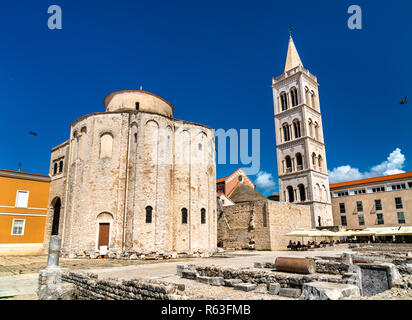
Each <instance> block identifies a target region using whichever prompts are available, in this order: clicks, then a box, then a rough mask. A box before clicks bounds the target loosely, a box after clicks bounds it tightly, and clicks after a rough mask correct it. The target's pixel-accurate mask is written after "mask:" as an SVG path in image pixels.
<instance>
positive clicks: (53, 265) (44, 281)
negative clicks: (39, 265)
mask: <svg viewBox="0 0 412 320" xmlns="http://www.w3.org/2000/svg"><path fill="white" fill-rule="evenodd" d="M61 242H62V240H61V238H60V237H59V236H51V237H50V242H49V258H48V260H47V268H46V269H43V270H40V272H39V289H38V291H37V296H38V299H39V300H75V299H76V296H77V292H76V287H75V286H74V285H73V284H71V283H65V284H63V283H62V269H60V268H59V257H60V246H61Z"/></svg>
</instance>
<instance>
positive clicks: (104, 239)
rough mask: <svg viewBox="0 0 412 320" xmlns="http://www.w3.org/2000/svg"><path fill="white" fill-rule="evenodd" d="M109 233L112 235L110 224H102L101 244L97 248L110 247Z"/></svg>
mask: <svg viewBox="0 0 412 320" xmlns="http://www.w3.org/2000/svg"><path fill="white" fill-rule="evenodd" d="M109 233H110V223H100V224H99V244H98V246H97V248H98V249H100V246H109Z"/></svg>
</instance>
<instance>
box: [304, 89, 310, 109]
mask: <svg viewBox="0 0 412 320" xmlns="http://www.w3.org/2000/svg"><path fill="white" fill-rule="evenodd" d="M305 100H306V104H307V105H308V106H309V107H310V101H311V99H310V91H309V88H308V87H305Z"/></svg>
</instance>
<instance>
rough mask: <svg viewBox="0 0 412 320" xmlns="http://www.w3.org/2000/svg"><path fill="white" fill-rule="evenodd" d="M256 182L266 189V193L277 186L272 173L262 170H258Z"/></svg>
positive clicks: (260, 187) (257, 185)
mask: <svg viewBox="0 0 412 320" xmlns="http://www.w3.org/2000/svg"><path fill="white" fill-rule="evenodd" d="M255 184H256V187H258V188H259V189H263V190H265V192H266V193H268V192H270V191H273V190H274V189H275V187H276V182H275V181H274V180H273V176H272V174H271V173H268V172H266V171H262V170H261V171H259V172H258V174H257V177H256V180H255Z"/></svg>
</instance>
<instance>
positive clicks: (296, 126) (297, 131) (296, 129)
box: [293, 120, 301, 138]
mask: <svg viewBox="0 0 412 320" xmlns="http://www.w3.org/2000/svg"><path fill="white" fill-rule="evenodd" d="M293 129H294V132H295V138H300V137H301V133H300V121H299V120H294V121H293Z"/></svg>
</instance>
